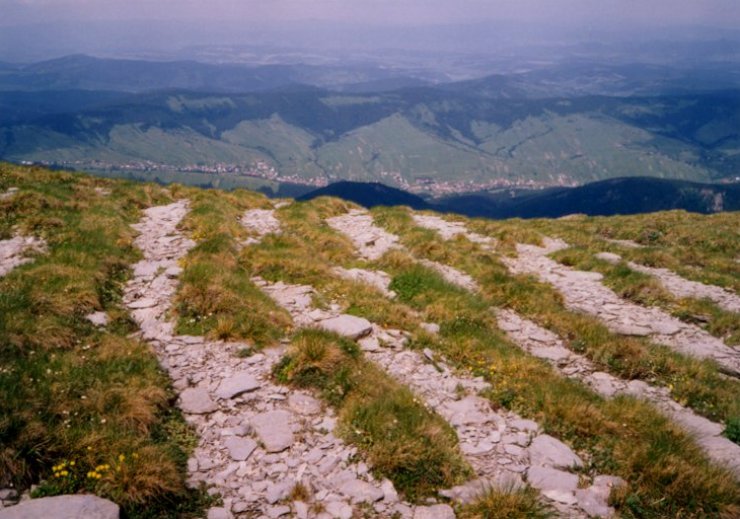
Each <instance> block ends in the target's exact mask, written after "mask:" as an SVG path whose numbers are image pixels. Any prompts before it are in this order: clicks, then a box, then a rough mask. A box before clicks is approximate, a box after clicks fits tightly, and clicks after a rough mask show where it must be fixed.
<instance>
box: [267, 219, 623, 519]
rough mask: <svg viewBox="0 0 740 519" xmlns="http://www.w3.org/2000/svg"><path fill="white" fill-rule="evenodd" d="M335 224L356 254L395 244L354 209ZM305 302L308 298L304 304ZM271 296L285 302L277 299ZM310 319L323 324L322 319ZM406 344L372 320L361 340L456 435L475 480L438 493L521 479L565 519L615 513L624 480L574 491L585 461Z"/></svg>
mask: <svg viewBox="0 0 740 519" xmlns="http://www.w3.org/2000/svg"><path fill="white" fill-rule="evenodd" d="M340 218H341V217H340ZM336 221H337V219H336V218H334V219H331V220H330V221H329V224H330V225H331V226H332V227H334V228H336V229H337V230H339V231H340V232H343V233H344V234H345V235H347V236H348V237H349V238H350V239H351V240H352V242H353V243H355V244H360V245H358V253H359V254H360V255H363V256H365V257H366V258H367V259H371V258H373V257H377V256H376V254H377V251H373V252H372V253H368V251H367V250H366V249H365V247H364V246H362V245H364V243H365V242H363V240H364V237H366V236H373V237H375V238H376V243H378V242H379V243H385V244H396V243H397V242H398V237H396V236H393V235H391V234H390V233H387V232H386V231H384V230H383V229H380V228H379V227H377V226H375V225H374V223H373V221H372V217H371V216H370V215H369V214H361V213H360V212H359V211H354V212H353V214H352V216H351V219H350V218H346V219H343V220H341V221H342V224H341V225H336ZM435 223H438V222H435ZM455 234H457V232H456V233H450V234H449V235H451V236H454V235H455ZM486 243H490V242H486ZM394 246H395V245H394ZM386 250H388V249H386ZM429 263H431V262H429ZM437 266H439V267H442V268H439V269H438V268H436V267H437ZM432 268H435V270H439V271H440V273H442V275H443V276H445V278H447V279H448V280H449V281H450V282H452V283H455V284H457V285H459V286H462V287H463V288H468V289H475V288H476V287H475V283H474V282H473V280H472V278H470V277H469V276H466V275H465V274H463V273H462V272H459V271H457V270H456V269H454V268H452V267H449V266H446V265H439V264H435V266H434V267H432ZM461 280H464V281H461ZM310 300H311V299H310V297H307V298H306V301H307V302H309V303H310ZM276 301H278V303H280V304H283V303H281V300H280V299H276ZM285 308H286V309H287V310H288V311H290V312H291V314H293V315H294V319H295V320H296V322H306V321H307V320H306V318H305V316H306V315H307V312H308V311H309V309H308V308H304V309H302V310H301V309H299V308H296V307H295V306H285ZM355 319H356V318H355ZM316 324H317V325H319V326H321V324H320V322H319V323H316ZM430 324H431V323H430ZM309 325H310V322H309ZM405 342H406V339H405V336H404V332H403V331H398V330H384V329H383V328H381V327H379V326H377V325H372V331H371V332H369V333H368V335H367V336H366V337H364V338H362V339H360V345H361V346H362V348H363V350H364V351H365V354H366V356H367V357H368V358H369V359H370V360H372V361H373V362H375V363H376V364H378V365H379V366H381V367H383V368H384V369H385V370H386V371H387V372H388V373H389V374H391V375H392V376H393V377H395V378H396V379H397V380H399V381H400V382H402V383H404V384H406V385H407V386H408V387H410V388H411V389H412V390H413V391H414V392H415V393H416V394H418V395H419V397H420V398H422V399H423V401H424V402H425V404H426V405H427V406H428V407H430V408H431V409H433V410H435V411H436V412H437V413H438V414H440V415H441V416H442V417H443V418H445V419H446V420H447V421H448V422H449V423H450V424H451V425H452V426H453V428H454V429H455V431H456V432H457V435H458V438H459V441H460V448H461V451H462V452H463V454H464V455H465V457H466V458H467V460H468V462H469V463H470V465H471V466H472V467H473V468H474V470H475V471H476V473H477V476H478V478H479V479H476V480H474V481H471V482H469V483H467V484H465V485H462V486H460V487H456V488H454V489H448V490H446V491H442V492H440V493H441V494H442V495H445V496H447V497H450V498H452V499H454V500H456V501H460V502H468V501H470V500H472V499H473V498H475V497H476V496H478V495H480V492H481V489H484V488H488V487H496V488H505V487H507V486H508V487H514V488H516V487H517V486H522V485H524V481H525V478H526V482H527V483H528V484H530V485H531V486H533V487H534V488H537V489H538V490H540V491H541V492H542V494H543V496H544V497H545V498H547V499H548V500H550V501H551V503H552V504H553V505H554V506H555V508H556V509H557V510H558V511H559V512H560V513H561V514H562V515H564V516H566V517H588V516H593V517H606V516H609V515H611V513H612V512H613V510H611V509H610V508H609V507H608V505H607V502H606V498H607V497H608V495H609V492H610V491H611V487H612V486H614V485H618V484H622V483H623V482H622V481H621V480H619V478H614V477H611V476H597V477H596V478H595V479H594V481H593V483H592V485H591V486H588V487H586V488H579V484H578V476H577V475H576V474H573V473H571V472H569V471H568V469H571V468H573V467H581V466H583V461H582V460H581V458H580V457H579V456H578V455H576V454H575V453H574V452H573V451H572V450H571V449H570V448H569V447H568V446H567V445H565V444H564V443H562V442H561V441H559V440H557V439H556V438H553V437H552V436H549V435H547V434H543V433H541V431H540V428H539V426H538V425H537V424H536V423H535V422H532V421H530V420H524V419H522V418H521V417H520V416H518V415H516V414H514V413H511V412H496V411H494V410H493V409H492V408H491V404H490V401H489V400H488V399H486V398H483V397H480V396H478V394H479V393H481V392H482V391H485V390H486V389H489V387H490V386H489V385H488V383H486V382H485V381H484V380H483V379H482V378H480V377H472V376H470V375H468V374H465V373H455V372H454V371H453V370H452V369H451V368H450V367H449V366H448V365H447V363H446V362H445V360H444V359H443V358H440V357H438V356H436V355H435V354H434V353H433V352H431V351H429V350H427V351H424V352H421V353H420V352H415V351H409V350H406V349H404V344H405Z"/></svg>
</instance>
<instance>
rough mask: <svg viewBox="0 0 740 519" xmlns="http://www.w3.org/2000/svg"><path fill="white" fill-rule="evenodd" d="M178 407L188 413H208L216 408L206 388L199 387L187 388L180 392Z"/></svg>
mask: <svg viewBox="0 0 740 519" xmlns="http://www.w3.org/2000/svg"><path fill="white" fill-rule="evenodd" d="M180 408H181V409H182V410H183V412H185V413H189V414H208V413H212V412H214V411H215V410H216V409H217V407H216V404H215V403H214V402H213V400H211V397H210V395H209V394H208V390H206V389H204V388H200V387H191V388H188V389H186V390H185V391H183V392H182V393H181V394H180Z"/></svg>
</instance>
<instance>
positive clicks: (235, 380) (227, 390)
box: [216, 371, 260, 400]
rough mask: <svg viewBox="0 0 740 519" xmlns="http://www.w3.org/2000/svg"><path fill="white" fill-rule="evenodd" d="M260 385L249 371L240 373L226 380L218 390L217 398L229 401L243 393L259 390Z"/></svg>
mask: <svg viewBox="0 0 740 519" xmlns="http://www.w3.org/2000/svg"><path fill="white" fill-rule="evenodd" d="M259 387H260V383H259V382H257V380H256V379H255V378H254V377H253V376H252V375H251V373H249V372H248V371H240V372H238V373H234V374H233V375H232V376H230V377H228V378H225V379H224V380H222V381H221V384H220V385H219V386H218V389H217V390H216V396H217V397H219V398H221V399H224V400H228V399H229V398H234V397H235V396H239V395H241V394H242V393H247V392H249V391H254V390H255V389H259Z"/></svg>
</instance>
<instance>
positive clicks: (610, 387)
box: [496, 310, 740, 478]
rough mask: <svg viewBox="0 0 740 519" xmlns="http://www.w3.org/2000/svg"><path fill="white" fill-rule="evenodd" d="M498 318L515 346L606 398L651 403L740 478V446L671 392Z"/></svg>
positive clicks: (525, 323) (503, 314)
mask: <svg viewBox="0 0 740 519" xmlns="http://www.w3.org/2000/svg"><path fill="white" fill-rule="evenodd" d="M496 316H497V318H498V324H499V327H500V328H501V329H502V330H504V331H505V332H506V334H507V335H508V336H509V337H510V338H511V339H512V341H513V342H514V343H515V344H517V345H519V346H520V347H521V348H522V349H523V350H525V351H526V352H528V353H530V354H531V355H533V356H535V357H538V358H541V359H544V360H546V361H547V362H549V363H550V364H551V365H552V366H553V367H554V368H555V369H556V370H557V371H558V372H559V373H561V374H563V375H564V376H566V377H569V378H574V379H577V380H580V381H581V382H584V383H585V384H586V385H587V386H589V387H590V388H591V389H593V390H594V391H595V392H596V393H599V394H600V395H602V396H604V397H606V398H611V397H613V396H615V395H620V394H625V395H632V396H635V397H638V398H643V399H645V400H648V401H650V402H652V403H653V404H655V406H656V407H657V408H658V409H659V410H660V411H661V412H663V413H664V414H665V415H666V416H668V417H669V418H671V419H672V420H673V421H675V422H676V423H678V424H679V425H681V426H682V427H683V428H684V429H685V430H686V431H688V432H689V433H690V434H691V435H692V436H693V437H694V439H695V440H696V442H697V444H698V445H699V446H700V447H701V448H702V449H703V450H704V451H705V452H706V454H707V455H708V456H709V457H710V458H711V459H712V460H713V461H714V462H715V463H717V464H718V465H725V466H727V467H728V468H729V469H730V470H732V472H733V473H734V474H735V475H736V476H737V477H738V478H740V445H737V444H735V443H733V442H732V441H730V440H729V439H727V438H725V437H724V436H723V435H722V432H723V430H724V427H723V426H722V425H720V424H718V423H715V422H712V421H711V420H708V419H706V418H704V417H702V416H699V415H697V414H696V413H694V412H693V411H692V410H690V409H687V408H686V407H684V406H682V405H680V404H679V403H678V402H676V401H675V400H673V398H671V395H670V392H669V391H668V389H666V388H662V387H655V386H651V385H649V384H647V383H645V382H643V381H641V380H630V381H626V380H622V379H620V378H618V377H615V376H614V375H611V374H609V373H605V372H603V371H599V370H598V369H597V368H596V366H594V365H593V363H592V362H591V361H590V360H589V359H587V358H586V357H584V356H582V355H578V354H577V353H574V352H572V351H571V350H569V349H568V348H567V347H566V346H565V344H564V343H563V341H562V340H561V339H560V338H559V337H558V336H557V335H556V334H554V333H553V332H551V331H549V330H546V329H545V328H542V327H540V326H538V325H537V324H535V323H533V322H532V321H529V320H527V319H524V318H522V317H521V316H519V315H518V314H517V313H516V312H513V311H511V310H499V311H498V312H497V313H496Z"/></svg>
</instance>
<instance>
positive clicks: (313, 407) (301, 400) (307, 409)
mask: <svg viewBox="0 0 740 519" xmlns="http://www.w3.org/2000/svg"><path fill="white" fill-rule="evenodd" d="M288 407H290V408H291V409H292V410H293V411H295V412H296V413H298V414H303V415H313V414H318V413H319V412H321V402H319V401H318V400H316V399H315V398H314V397H312V396H309V395H304V394H303V393H291V394H290V395H288Z"/></svg>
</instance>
